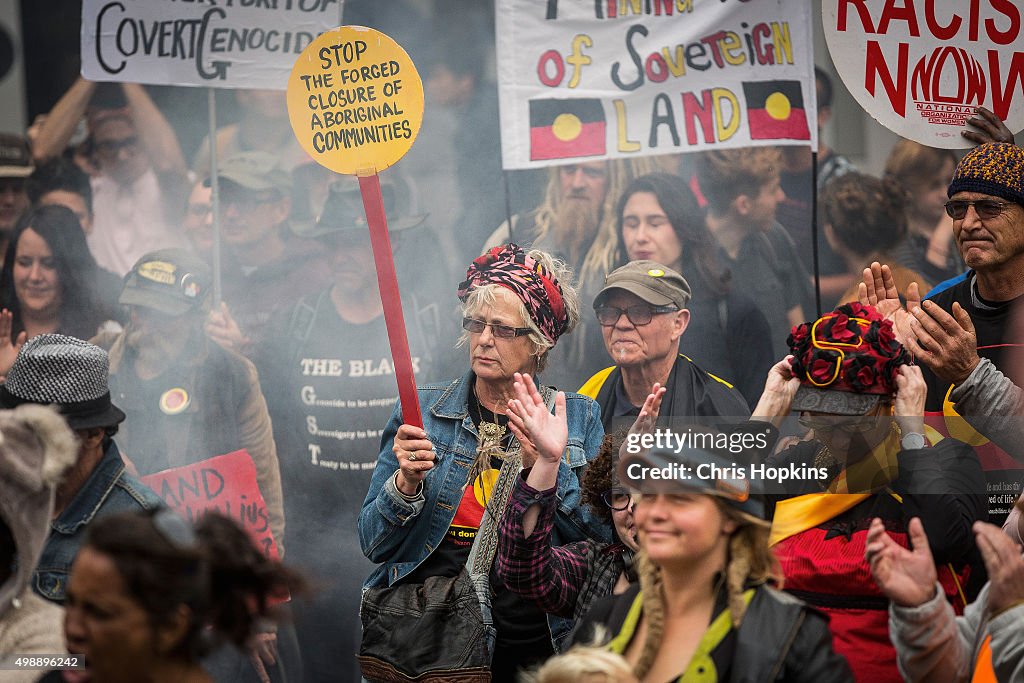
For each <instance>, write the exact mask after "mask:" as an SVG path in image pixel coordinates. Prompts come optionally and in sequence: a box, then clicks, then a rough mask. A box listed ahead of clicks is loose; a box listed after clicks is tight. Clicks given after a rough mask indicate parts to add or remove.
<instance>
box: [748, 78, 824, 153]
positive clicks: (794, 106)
mask: <svg viewBox="0 0 1024 683" xmlns="http://www.w3.org/2000/svg"><path fill="white" fill-rule="evenodd" d="M743 94H744V96H745V97H746V99H747V120H748V121H749V124H750V139H751V140H810V139H811V131H810V129H809V128H808V126H807V112H806V111H804V97H803V93H802V92H801V90H800V81H758V82H754V83H744V84H743Z"/></svg>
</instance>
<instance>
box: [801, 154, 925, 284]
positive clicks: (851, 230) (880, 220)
mask: <svg viewBox="0 0 1024 683" xmlns="http://www.w3.org/2000/svg"><path fill="white" fill-rule="evenodd" d="M908 201H909V198H908V197H907V195H906V193H905V192H904V191H903V189H902V186H901V185H899V184H897V183H883V182H882V181H881V180H879V179H878V178H874V177H872V176H869V175H864V174H863V173H857V172H856V171H852V172H850V173H847V174H846V175H843V176H841V177H839V178H836V179H835V180H833V181H832V182H830V183H829V184H828V185H827V186H826V187H825V191H824V192H822V194H821V206H822V213H823V215H824V218H825V220H824V224H825V239H827V240H828V243H829V245H831V247H832V249H833V250H835V252H836V253H837V254H839V255H840V256H842V258H843V260H844V261H845V262H846V267H847V270H848V271H849V273H850V274H851V275H853V276H854V280H855V282H854V284H853V285H852V286H851V287H850V288H849V289H847V290H846V291H845V292H844V293H843V296H842V297H840V299H839V303H840V304H845V303H849V302H851V301H857V296H858V290H857V287H858V283H860V280H861V276H862V275H863V273H864V269H865V268H867V267H868V266H870V265H871V262H872V261H878V262H880V263H888V264H890V267H891V268H892V274H893V278H894V279H895V281H896V289H897V290H898V291H899V294H900V298H901V299H903V300H904V301H905V300H906V299H907V294H908V292H909V289H910V283H912V282H916V283H917V284H918V287H919V288H920V289H919V290H918V291H919V292H927V291H928V290H929V289H931V284H930V283H929V281H928V278H925V277H923V276H922V275H921V274H920V273H918V272H916V271H914V270H911V269H910V268H907V267H905V266H902V265H899V264H897V263H896V262H895V259H894V258H893V257H892V249H894V248H895V247H896V246H897V245H899V244H901V243H903V242H904V241H905V239H906V237H907V215H906V213H905V207H906V205H907V202H908ZM911 296H912V298H917V294H911Z"/></svg>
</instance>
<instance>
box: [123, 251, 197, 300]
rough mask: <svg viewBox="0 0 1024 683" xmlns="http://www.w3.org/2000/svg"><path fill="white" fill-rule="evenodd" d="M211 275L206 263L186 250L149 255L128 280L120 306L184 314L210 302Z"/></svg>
mask: <svg viewBox="0 0 1024 683" xmlns="http://www.w3.org/2000/svg"><path fill="white" fill-rule="evenodd" d="M211 281H212V276H211V272H210V266H209V265H207V263H206V261H204V260H203V259H201V258H199V257H198V256H196V255H195V254H192V253H191V252H189V251H185V250H184V249H161V250H159V251H154V252H150V253H148V254H146V255H145V256H143V257H142V258H140V259H139V260H138V262H136V264H135V266H134V267H132V269H131V272H129V273H128V275H127V276H126V277H125V281H124V288H123V289H122V290H121V298H120V299H119V300H118V302H119V303H121V304H122V305H125V306H145V307H146V308H153V309H156V310H158V311H160V312H162V313H166V314H168V315H182V314H183V313H187V312H188V311H191V310H193V309H196V308H199V307H200V306H202V305H203V303H204V302H205V301H206V299H208V298H209V297H208V295H209V290H210V286H211Z"/></svg>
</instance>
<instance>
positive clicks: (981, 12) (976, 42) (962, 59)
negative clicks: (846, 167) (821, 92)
mask: <svg viewBox="0 0 1024 683" xmlns="http://www.w3.org/2000/svg"><path fill="white" fill-rule="evenodd" d="M824 5H827V7H824V8H823V9H822V24H823V26H824V29H825V39H826V41H827V42H828V49H829V52H830V53H831V54H832V61H833V62H835V65H836V70H837V71H838V72H839V75H840V77H842V79H843V83H845V84H846V87H847V88H848V89H849V91H850V93H851V94H852V95H853V97H854V98H855V99H856V100H857V102H859V103H860V106H862V107H864V109H865V110H866V111H867V112H868V113H869V114H871V116H873V117H874V118H875V119H876V120H877V121H878V122H879V123H881V124H882V125H883V126H885V127H886V128H888V129H889V130H891V131H893V132H894V133H896V134H898V135H901V136H903V137H905V138H909V139H911V140H915V141H917V142H920V143H921V144H924V145H930V146H932V147H941V148H945V149H957V148H961V147H970V146H971V144H972V143H970V142H968V141H966V140H965V139H964V138H963V137H962V136H961V135H960V131H962V130H963V129H964V125H965V124H964V122H965V121H966V120H967V119H969V118H970V117H971V116H972V115H973V114H974V109H975V107H978V106H983V107H986V108H987V109H990V110H992V111H993V112H995V114H996V115H997V116H999V118H1001V119H1003V120H1004V121H1005V122H1006V125H1007V127H1008V128H1009V129H1010V130H1012V131H1014V132H1017V131H1020V130H1021V129H1024V52H1022V49H1024V48H1022V46H1024V33H1022V31H1024V29H1022V16H1021V14H1022V12H1021V3H1020V2H1019V0H1018V1H1016V2H1011V1H1010V0H991V1H990V2H983V3H976V2H970V3H967V2H963V0H906V2H903V3H901V4H900V6H895V5H894V4H893V3H890V2H886V3H880V2H864V0H857V1H854V0H838V2H825V3H824Z"/></svg>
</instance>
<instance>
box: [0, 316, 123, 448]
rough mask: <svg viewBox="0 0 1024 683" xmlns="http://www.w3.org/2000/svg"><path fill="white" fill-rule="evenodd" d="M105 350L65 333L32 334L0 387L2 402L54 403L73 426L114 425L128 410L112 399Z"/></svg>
mask: <svg viewBox="0 0 1024 683" xmlns="http://www.w3.org/2000/svg"><path fill="white" fill-rule="evenodd" d="M109 368H110V363H109V361H108V359H107V352H106V351H104V350H103V349H101V348H100V347H98V346H95V345H93V344H90V343H89V342H85V341H82V340H81V339H76V338H74V337H68V336H66V335H63V334H41V335H39V336H38V337H33V338H32V339H30V340H29V341H28V342H27V343H26V344H25V345H24V346H23V347H21V351H19V352H18V357H17V359H15V361H14V365H13V366H11V369H10V371H9V372H8V373H7V380H6V382H5V383H4V384H3V386H0V406H2V407H4V408H14V407H15V406H18V405H21V404H22V403H41V404H50V403H52V404H55V405H56V407H57V409H58V410H59V411H60V413H61V415H63V416H64V419H65V420H66V421H67V423H68V426H70V427H71V428H72V429H89V428H91V427H112V426H114V425H117V424H120V423H121V422H122V421H124V417H125V415H124V413H123V412H121V410H120V409H119V408H118V407H117V406H115V405H114V404H113V403H111V401H110V389H109V388H108V386H107V374H108V371H109Z"/></svg>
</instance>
